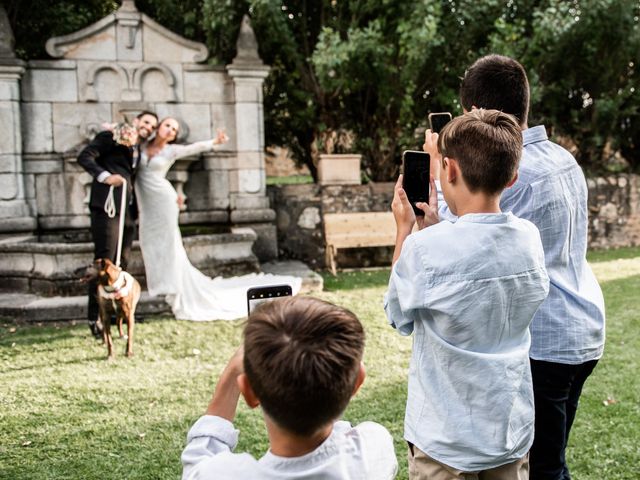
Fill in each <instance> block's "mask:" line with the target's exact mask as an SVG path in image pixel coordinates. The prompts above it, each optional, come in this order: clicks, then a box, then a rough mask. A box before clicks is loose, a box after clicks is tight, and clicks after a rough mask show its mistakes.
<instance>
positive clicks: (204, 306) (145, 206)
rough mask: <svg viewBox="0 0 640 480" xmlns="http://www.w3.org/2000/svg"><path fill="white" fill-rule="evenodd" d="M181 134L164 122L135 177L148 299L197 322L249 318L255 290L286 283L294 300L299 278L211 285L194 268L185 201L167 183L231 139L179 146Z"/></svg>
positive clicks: (219, 280) (168, 121) (173, 123)
mask: <svg viewBox="0 0 640 480" xmlns="http://www.w3.org/2000/svg"><path fill="white" fill-rule="evenodd" d="M179 129H180V124H179V122H178V121H177V120H176V119H175V118H171V117H168V118H165V119H164V120H162V121H161V122H160V125H158V128H157V130H156V133H155V137H154V138H153V139H152V140H151V141H150V142H149V143H148V144H147V145H146V147H145V148H144V149H143V150H142V152H141V154H140V161H139V163H138V169H137V173H136V179H135V191H136V198H137V201H138V209H139V220H138V221H139V239H140V250H141V251H142V258H143V260H144V267H145V271H146V277H147V289H148V290H149V294H150V295H153V296H155V295H165V300H166V301H167V303H169V305H171V309H172V310H173V314H174V316H175V317H176V318H178V319H183V320H197V321H198V320H199V321H201V320H232V319H236V318H240V317H244V316H246V315H247V310H246V305H247V303H246V292H247V290H248V289H249V288H251V287H254V286H261V285H273V284H282V283H286V284H289V285H291V287H292V289H293V293H294V294H295V293H296V292H297V291H298V290H299V289H300V284H301V279H300V278H297V277H290V276H281V275H269V274H267V275H265V274H259V275H257V274H250V275H243V276H241V277H233V278H221V277H216V278H213V279H212V278H209V277H207V276H206V275H204V274H203V273H202V272H200V271H199V270H198V269H197V268H195V267H194V266H193V265H192V264H191V262H190V261H189V258H188V257H187V252H186V251H185V248H184V245H183V243H182V236H181V235H180V229H179V228H178V214H179V213H180V209H179V201H181V199H179V198H178V194H177V193H176V191H175V190H174V188H173V186H172V185H171V183H170V182H169V181H168V180H167V179H166V178H165V177H166V175H167V172H168V171H169V168H171V166H172V165H173V164H174V162H175V161H176V160H177V159H179V158H182V157H187V156H190V155H197V154H199V153H202V152H207V151H211V150H216V149H217V148H219V146H220V145H221V144H223V143H225V142H226V141H227V140H228V138H227V136H226V135H225V133H224V131H222V130H218V134H217V136H216V138H214V139H213V140H205V141H202V142H196V143H192V144H190V145H177V144H175V143H173V142H174V141H175V140H176V138H177V136H178V133H179Z"/></svg>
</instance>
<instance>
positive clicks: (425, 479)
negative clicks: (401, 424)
mask: <svg viewBox="0 0 640 480" xmlns="http://www.w3.org/2000/svg"><path fill="white" fill-rule="evenodd" d="M408 457H409V478H410V479H411V480H528V479H529V454H528V453H527V454H526V455H525V456H524V457H522V458H521V459H520V460H516V461H515V462H511V463H507V464H506V465H501V466H499V467H496V468H490V469H488V470H482V471H481V472H463V471H462V470H457V469H455V468H452V467H449V466H448V465H445V464H444V463H440V462H438V461H437V460H434V459H433V458H431V457H430V456H429V455H427V454H426V453H424V452H423V451H421V450H420V449H419V448H417V447H416V446H415V445H412V444H409V454H408Z"/></svg>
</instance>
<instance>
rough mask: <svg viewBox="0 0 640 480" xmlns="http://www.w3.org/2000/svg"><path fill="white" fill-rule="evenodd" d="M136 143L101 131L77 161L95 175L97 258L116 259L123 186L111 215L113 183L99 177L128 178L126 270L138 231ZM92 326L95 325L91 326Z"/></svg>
mask: <svg viewBox="0 0 640 480" xmlns="http://www.w3.org/2000/svg"><path fill="white" fill-rule="evenodd" d="M134 153H137V152H135V148H134V147H126V146H124V145H120V144H118V143H116V142H115V141H114V140H113V133H112V132H109V131H105V132H101V133H99V134H98V135H96V137H95V138H94V139H93V140H92V141H91V143H89V145H87V146H86V147H85V148H84V149H83V150H82V151H81V152H80V154H79V155H78V163H79V164H80V165H81V166H82V167H83V168H84V169H85V170H86V171H87V172H89V174H91V176H92V177H93V183H92V184H91V196H90V200H89V210H90V213H91V236H92V237H93V243H94V259H97V258H108V259H110V260H111V261H112V262H115V260H116V255H117V248H118V230H119V221H120V204H121V198H122V197H121V195H122V187H121V186H120V187H115V188H114V192H113V193H114V195H113V197H114V200H115V211H116V215H115V216H114V217H113V218H110V217H109V216H108V215H107V213H106V212H105V203H106V202H107V198H108V196H109V190H110V186H109V185H107V184H105V183H101V182H99V181H98V177H100V176H101V175H104V172H109V173H110V174H118V175H121V176H122V177H124V178H125V179H126V181H127V201H126V205H127V206H128V208H127V212H126V216H125V226H124V232H123V238H122V253H121V261H120V265H121V266H122V268H123V269H125V270H126V267H127V260H128V257H129V252H130V251H131V244H132V243H133V237H134V235H135V219H136V218H137V217H138V211H137V205H136V202H135V199H134V191H133V180H134V176H135V167H136V165H135V164H134ZM96 294H97V282H96V281H92V282H90V283H89V309H88V319H89V322H90V324H92V323H95V321H96V320H97V319H98V302H97V300H96ZM92 330H93V327H92Z"/></svg>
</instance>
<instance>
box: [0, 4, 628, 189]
mask: <svg viewBox="0 0 640 480" xmlns="http://www.w3.org/2000/svg"><path fill="white" fill-rule="evenodd" d="M3 3H4V4H5V6H6V8H7V11H8V13H9V17H10V21H11V24H12V26H13V28H14V31H15V36H16V43H17V47H18V54H19V56H21V57H22V58H26V59H31V58H43V57H44V56H45V54H44V43H45V42H46V40H47V39H48V38H49V37H51V36H53V35H61V34H65V33H69V32H72V31H76V30H78V29H80V28H82V27H84V26H86V25H88V24H90V23H92V22H94V21H96V20H98V19H99V18H101V17H103V16H105V15H107V14H108V13H111V12H113V11H114V10H115V9H116V8H117V7H118V5H119V3H120V2H118V1H116V0H59V1H56V2H46V1H44V0H3ZM136 5H137V6H138V8H139V9H140V10H141V11H143V12H145V13H146V14H148V15H150V16H151V17H153V18H154V19H155V20H157V21H158V22H159V23H161V24H163V25H165V26H167V27H168V28H170V29H171V30H173V31H175V32H176V33H178V34H180V35H184V36H186V37H188V38H192V39H194V40H198V41H202V42H205V43H206V44H207V45H208V47H209V49H210V51H211V59H210V62H212V63H228V62H230V61H232V59H233V58H234V56H235V53H236V52H235V42H236V38H237V34H238V29H239V26H240V21H241V19H242V16H243V15H244V14H249V15H250V16H251V21H252V25H253V28H254V31H255V32H256V36H257V38H258V43H259V48H260V55H261V57H262V59H263V60H264V62H265V63H266V64H268V65H270V66H271V72H270V75H269V77H268V78H267V80H266V82H265V98H264V105H265V110H264V111H265V123H266V129H265V134H266V142H267V144H272V145H281V146H286V147H288V148H289V149H290V150H291V152H292V154H293V156H294V158H296V159H297V160H298V161H299V162H300V163H305V164H307V166H309V168H310V170H311V172H312V174H313V175H314V176H315V172H316V170H315V167H314V148H315V147H316V146H317V145H316V143H317V141H318V139H319V138H320V137H321V136H322V135H324V134H326V133H327V132H331V131H336V130H339V129H341V130H344V131H349V132H353V133H354V134H355V137H356V142H355V144H354V147H353V148H354V150H357V151H358V152H359V153H362V154H364V160H363V166H364V168H365V172H364V173H365V174H366V175H367V176H368V177H370V178H372V179H373V180H389V179H390V178H392V177H393V176H394V175H395V174H396V169H397V163H398V162H399V159H400V154H401V152H402V150H404V149H406V148H419V146H420V145H421V143H422V141H421V138H420V137H421V133H422V130H423V129H424V127H425V126H426V116H427V114H428V112H430V111H443V110H449V111H451V112H453V113H454V114H458V113H461V109H460V105H459V103H458V88H459V82H460V77H461V76H462V75H463V73H464V70H465V68H466V67H467V66H469V65H470V64H471V63H472V62H473V61H474V60H476V59H477V58H479V57H480V56H482V55H485V54H487V53H501V54H505V55H510V56H512V57H515V58H517V59H519V60H520V61H521V62H522V63H523V64H524V66H525V68H526V69H527V71H528V73H529V79H530V83H531V91H532V109H531V115H530V123H531V124H532V125H534V124H540V123H544V124H545V125H546V126H547V127H548V128H549V129H550V131H551V132H552V134H553V135H554V136H555V137H556V138H558V139H561V140H562V141H563V142H565V143H570V144H575V146H576V147H577V151H578V154H577V156H578V160H579V161H580V162H581V164H582V165H583V166H585V167H587V168H588V169H590V170H592V171H594V172H597V173H599V172H602V171H607V170H609V171H611V170H620V169H625V168H626V166H628V167H630V168H631V169H635V170H638V168H640V145H639V141H640V140H639V138H640V81H639V79H638V73H637V72H638V65H639V63H640V4H639V3H638V2H637V1H636V0H510V1H508V2H505V1H503V0H485V1H482V2H478V1H476V0H432V1H422V2H410V1H406V0H344V1H343V0H340V1H336V0H279V1H275V0H184V1H182V2H175V1H174V0H137V2H136ZM60 19H64V21H63V22H61V21H60ZM616 152H621V153H622V155H623V156H624V158H625V160H620V159H619V158H618V159H614V154H615V153H616ZM625 161H626V162H627V163H625Z"/></svg>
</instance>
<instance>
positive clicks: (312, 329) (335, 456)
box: [182, 297, 398, 480]
mask: <svg viewBox="0 0 640 480" xmlns="http://www.w3.org/2000/svg"><path fill="white" fill-rule="evenodd" d="M243 350H244V354H243ZM363 350H364V330H363V328H362V324H361V323H360V321H359V320H358V318H357V317H356V316H355V315H354V314H353V313H352V312H350V311H348V310H346V309H344V308H341V307H338V306H336V305H333V304H330V303H327V302H323V301H321V300H317V299H314V298H310V297H289V298H284V299H279V300H274V301H271V302H267V303H263V304H261V305H259V306H258V307H257V308H256V310H254V311H253V312H252V313H251V315H250V316H249V319H248V321H247V324H246V327H245V331H244V348H243V349H242V348H241V349H240V350H238V352H236V354H235V355H234V356H233V357H232V358H231V360H230V361H229V364H228V365H227V367H226V368H225V370H224V372H223V373H222V375H221V377H220V380H219V381H218V385H217V386H216V390H215V393H214V395H213V398H212V399H211V402H210V403H209V407H208V408H207V411H206V414H205V415H204V416H203V417H201V418H200V419H199V420H198V421H197V422H196V423H195V424H194V425H193V427H192V428H191V430H190V431H189V433H188V435H187V447H186V448H185V450H184V452H183V453H182V464H183V473H182V478H183V479H184V480H186V479H199V480H206V479H211V480H214V479H215V480H223V479H252V480H257V479H283V478H285V479H298V478H300V479H301V478H305V479H309V478H313V479H318V480H320V479H363V480H365V479H381V480H382V479H384V480H387V479H392V478H394V477H395V475H396V472H397V467H398V463H397V460H396V456H395V451H394V447H393V439H392V438H391V435H390V434H389V432H388V431H387V430H386V429H385V428H384V427H383V426H381V425H378V424H376V423H373V422H364V423H361V424H360V425H358V426H356V427H352V426H351V425H350V424H349V423H347V422H344V421H337V419H338V418H339V417H340V415H341V414H342V412H343V411H344V410H345V408H346V407H347V405H348V403H349V400H350V398H351V397H352V396H353V395H354V394H355V393H356V392H357V391H358V389H359V388H360V385H362V382H363V381H364V377H365V372H364V366H363V364H362V354H363ZM240 393H242V395H243V397H244V399H245V401H246V402H247V404H248V405H249V406H250V407H251V408H255V407H257V406H258V405H262V412H263V415H264V422H265V425H266V428H267V433H268V435H269V444H270V449H269V451H268V452H267V453H266V454H265V455H264V456H263V457H262V458H260V459H259V460H256V459H255V458H253V457H252V456H251V455H249V454H248V453H240V454H236V453H232V451H233V449H234V448H235V446H236V444H237V440H238V431H237V430H235V429H234V427H233V424H232V423H231V422H232V421H233V419H234V417H235V413H236V407H237V403H238V398H239V395H240Z"/></svg>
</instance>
